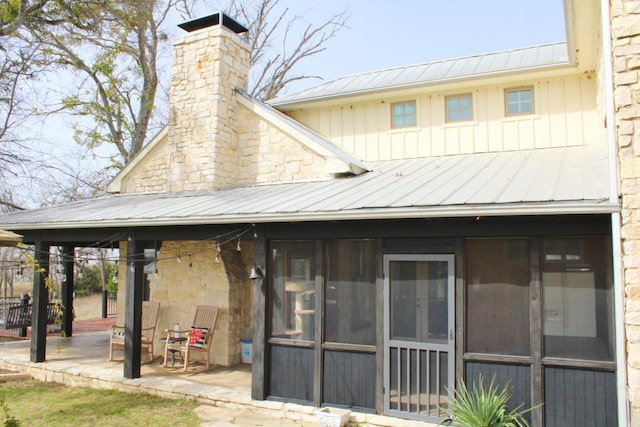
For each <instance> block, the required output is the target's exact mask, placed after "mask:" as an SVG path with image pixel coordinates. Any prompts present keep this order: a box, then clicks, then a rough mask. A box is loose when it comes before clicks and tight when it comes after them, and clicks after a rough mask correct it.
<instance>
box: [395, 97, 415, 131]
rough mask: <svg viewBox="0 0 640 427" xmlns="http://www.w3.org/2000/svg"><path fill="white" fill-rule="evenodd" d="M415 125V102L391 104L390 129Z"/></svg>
mask: <svg viewBox="0 0 640 427" xmlns="http://www.w3.org/2000/svg"><path fill="white" fill-rule="evenodd" d="M415 125H416V102H415V101H409V102H398V103H396V104H391V127H393V128H402V127H409V126H415Z"/></svg>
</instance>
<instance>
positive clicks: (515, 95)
mask: <svg viewBox="0 0 640 427" xmlns="http://www.w3.org/2000/svg"><path fill="white" fill-rule="evenodd" d="M504 98H505V111H506V115H507V116H514V115H518V114H530V113H533V88H531V87H523V88H517V89H508V90H505V92H504Z"/></svg>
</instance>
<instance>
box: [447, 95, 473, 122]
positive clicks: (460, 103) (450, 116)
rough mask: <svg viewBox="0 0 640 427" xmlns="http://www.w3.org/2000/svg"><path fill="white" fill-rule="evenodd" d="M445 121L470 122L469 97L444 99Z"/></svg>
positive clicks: (460, 96) (461, 96)
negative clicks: (445, 107) (445, 108)
mask: <svg viewBox="0 0 640 427" xmlns="http://www.w3.org/2000/svg"><path fill="white" fill-rule="evenodd" d="M446 100H447V102H446V106H447V121H448V122H454V121H457V120H471V119H472V117H473V115H472V113H471V95H459V96H449V97H447V98H446Z"/></svg>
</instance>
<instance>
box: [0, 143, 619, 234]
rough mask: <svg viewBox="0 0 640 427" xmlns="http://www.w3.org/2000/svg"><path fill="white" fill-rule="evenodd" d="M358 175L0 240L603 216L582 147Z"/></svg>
mask: <svg viewBox="0 0 640 427" xmlns="http://www.w3.org/2000/svg"><path fill="white" fill-rule="evenodd" d="M372 166H373V170H372V171H371V172H366V173H363V174H361V175H357V176H351V177H346V178H335V179H330V180H324V181H313V182H291V183H278V184H266V185H253V186H246V187H234V188H227V189H220V190H212V191H203V192H193V193H162V194H159V193H156V194H123V195H114V196H108V197H104V198H99V199H90V200H84V201H79V202H75V203H70V204H67V205H62V206H55V207H50V208H43V209H36V210H32V211H24V212H17V213H12V214H7V215H3V216H0V228H4V229H9V230H37V229H47V228H53V229H66V228H101V227H123V226H147V225H149V226H150V225H187V224H228V223H236V222H237V223H247V222H253V223H259V222H280V221H311V220H318V221H322V220H353V219H391V218H396V219H397V218H426V217H452V216H477V215H483V216H490V215H534V214H574V213H610V212H616V211H618V210H619V207H618V206H617V205H615V204H612V203H610V202H609V201H608V196H609V195H608V189H607V182H608V171H607V158H606V155H605V154H604V153H600V152H596V151H594V150H593V149H591V148H590V147H587V146H578V147H569V148H551V149H540V150H528V151H512V152H501V153H484V154H463V155H454V156H443V157H431V158H421V159H406V160H392V161H384V162H377V163H373V164H372Z"/></svg>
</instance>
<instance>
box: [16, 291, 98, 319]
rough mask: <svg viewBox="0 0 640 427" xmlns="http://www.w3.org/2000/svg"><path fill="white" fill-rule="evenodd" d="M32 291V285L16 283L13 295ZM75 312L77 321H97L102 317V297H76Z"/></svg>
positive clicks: (96, 295)
mask: <svg viewBox="0 0 640 427" xmlns="http://www.w3.org/2000/svg"><path fill="white" fill-rule="evenodd" d="M31 290H32V284H31V283H29V282H22V283H16V284H14V286H13V295H14V296H20V295H22V294H23V293H29V292H31ZM73 310H74V313H75V315H76V317H75V318H76V320H83V319H95V318H98V317H101V316H102V295H101V294H95V295H87V296H82V297H76V298H75V300H74V302H73Z"/></svg>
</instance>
